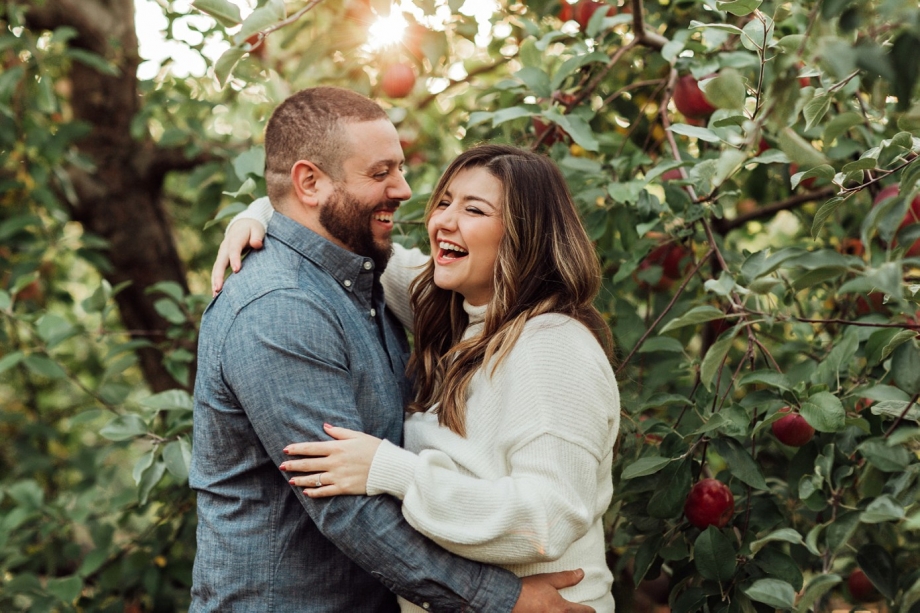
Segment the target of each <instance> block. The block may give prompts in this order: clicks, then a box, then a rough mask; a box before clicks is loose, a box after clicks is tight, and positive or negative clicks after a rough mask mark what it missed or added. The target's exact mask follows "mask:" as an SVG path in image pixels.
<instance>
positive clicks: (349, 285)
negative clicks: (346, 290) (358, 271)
mask: <svg viewBox="0 0 920 613" xmlns="http://www.w3.org/2000/svg"><path fill="white" fill-rule="evenodd" d="M342 285H344V286H345V287H351V280H350V279H345V280H344V281H342Z"/></svg>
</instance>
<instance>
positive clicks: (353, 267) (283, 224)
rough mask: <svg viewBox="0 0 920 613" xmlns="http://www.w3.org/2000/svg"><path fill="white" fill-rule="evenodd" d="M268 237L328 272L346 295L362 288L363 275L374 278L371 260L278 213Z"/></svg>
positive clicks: (273, 217) (267, 231) (269, 227)
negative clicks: (346, 292)
mask: <svg viewBox="0 0 920 613" xmlns="http://www.w3.org/2000/svg"><path fill="white" fill-rule="evenodd" d="M266 233H267V234H268V235H270V236H272V237H274V238H276V239H278V240H279V241H281V242H282V243H284V244H285V245H287V246H288V247H290V248H291V249H293V250H294V251H296V252H297V253H299V254H300V255H302V256H303V257H305V258H307V259H308V260H310V261H311V262H313V263H314V264H316V265H317V266H319V267H320V268H322V269H323V270H325V271H326V272H327V273H329V274H330V275H331V276H332V277H333V278H334V279H335V280H336V281H338V282H339V285H341V286H342V288H344V289H345V290H346V291H349V292H352V291H354V290H355V289H356V288H358V287H359V282H360V280H361V275H366V274H370V275H373V272H374V261H373V260H372V259H371V258H368V257H364V256H361V255H358V254H356V253H352V252H351V251H348V250H347V249H343V248H342V247H339V246H338V245H336V244H334V243H332V242H331V241H329V240H327V239H325V238H323V237H322V236H320V235H319V234H317V233H316V232H314V231H313V230H310V229H309V228H307V227H306V226H304V225H303V224H300V223H298V222H296V221H294V220H293V219H291V218H290V217H285V216H284V215H282V214H281V213H279V212H278V211H275V213H274V215H272V219H271V221H270V222H269V224H268V229H267V230H266ZM360 285H361V286H363V285H365V284H364V283H361V284H360Z"/></svg>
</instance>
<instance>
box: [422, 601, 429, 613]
mask: <svg viewBox="0 0 920 613" xmlns="http://www.w3.org/2000/svg"><path fill="white" fill-rule="evenodd" d="M422 608H423V609H425V610H426V611H427V610H428V609H430V608H431V605H430V604H428V603H427V602H423V603H422Z"/></svg>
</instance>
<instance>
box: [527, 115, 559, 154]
mask: <svg viewBox="0 0 920 613" xmlns="http://www.w3.org/2000/svg"><path fill="white" fill-rule="evenodd" d="M531 122H532V123H533V131H534V134H536V135H537V138H538V139H542V140H543V144H544V145H546V146H547V147H551V146H553V145H554V144H556V143H558V142H560V141H564V140H565V137H566V136H568V135H567V134H566V133H565V130H563V129H562V128H560V127H559V126H557V125H556V124H554V123H552V122H549V121H546V120H545V119H543V118H542V117H536V116H535V117H532V118H531ZM547 132H549V134H547ZM544 134H546V137H544V136H543V135H544Z"/></svg>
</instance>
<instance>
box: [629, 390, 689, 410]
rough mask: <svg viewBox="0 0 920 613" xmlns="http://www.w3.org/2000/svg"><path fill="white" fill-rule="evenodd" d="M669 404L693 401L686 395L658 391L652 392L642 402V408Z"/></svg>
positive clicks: (684, 403) (685, 403) (683, 403)
mask: <svg viewBox="0 0 920 613" xmlns="http://www.w3.org/2000/svg"><path fill="white" fill-rule="evenodd" d="M669 404H682V405H693V402H691V401H690V399H689V398H687V397H686V396H681V395H680V394H668V393H664V392H659V393H657V394H652V396H651V397H649V399H648V400H646V401H645V402H643V403H642V409H643V410H644V409H647V408H649V407H663V406H665V405H669Z"/></svg>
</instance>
